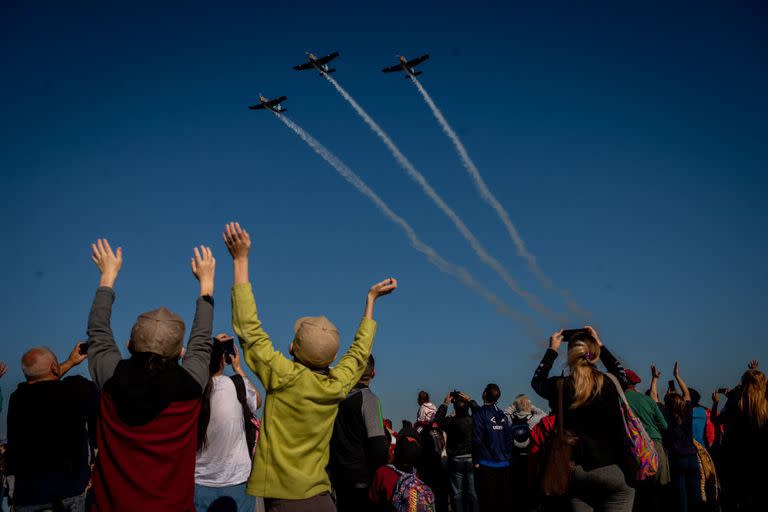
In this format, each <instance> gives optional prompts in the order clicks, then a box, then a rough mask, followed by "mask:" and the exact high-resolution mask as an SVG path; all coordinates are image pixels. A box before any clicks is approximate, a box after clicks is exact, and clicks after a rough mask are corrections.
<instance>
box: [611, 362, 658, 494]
mask: <svg viewBox="0 0 768 512" xmlns="http://www.w3.org/2000/svg"><path fill="white" fill-rule="evenodd" d="M606 375H608V377H609V378H610V379H611V381H613V384H614V385H615V386H616V391H618V393H619V407H620V408H621V415H622V417H623V419H624V432H625V433H626V443H627V448H628V451H629V458H630V461H631V462H632V463H633V465H634V468H633V469H634V471H635V479H636V480H646V479H648V478H650V477H652V476H653V475H655V474H656V472H657V471H658V470H659V454H658V453H656V447H655V446H654V444H653V441H651V438H650V437H648V433H647V432H646V431H645V427H643V424H642V423H641V422H640V420H639V419H638V417H637V416H635V413H634V412H632V408H631V407H630V406H629V402H627V397H626V396H625V395H624V390H623V389H621V384H619V380H618V379H617V378H616V376H614V375H612V374H610V373H608V374H606Z"/></svg>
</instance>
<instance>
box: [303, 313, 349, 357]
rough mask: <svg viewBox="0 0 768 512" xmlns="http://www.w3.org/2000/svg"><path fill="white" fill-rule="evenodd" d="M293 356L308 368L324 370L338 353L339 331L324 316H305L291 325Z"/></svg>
mask: <svg viewBox="0 0 768 512" xmlns="http://www.w3.org/2000/svg"><path fill="white" fill-rule="evenodd" d="M293 331H294V333H295V336H294V338H293V355H294V356H295V357H296V359H298V360H299V361H301V362H302V363H304V364H305V365H307V366H309V367H310V368H326V367H328V366H329V365H330V364H331V363H332V362H333V360H334V359H336V353H337V352H338V351H339V330H338V329H336V326H335V325H333V323H331V321H330V320H328V319H327V318H326V317H324V316H305V317H302V318H299V319H298V320H296V322H295V323H294V324H293Z"/></svg>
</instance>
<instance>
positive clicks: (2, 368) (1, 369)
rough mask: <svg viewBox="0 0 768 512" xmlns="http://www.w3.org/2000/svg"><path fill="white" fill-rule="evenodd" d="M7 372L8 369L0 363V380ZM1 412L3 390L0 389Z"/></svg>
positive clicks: (1, 407)
mask: <svg viewBox="0 0 768 512" xmlns="http://www.w3.org/2000/svg"><path fill="white" fill-rule="evenodd" d="M7 371H8V367H7V366H6V365H5V362H3V361H0V379H2V378H3V375H5V372H7ZM2 411H3V390H2V389H0V412H2Z"/></svg>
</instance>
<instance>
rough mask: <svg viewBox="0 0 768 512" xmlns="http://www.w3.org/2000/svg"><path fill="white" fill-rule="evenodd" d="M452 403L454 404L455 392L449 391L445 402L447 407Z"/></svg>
mask: <svg viewBox="0 0 768 512" xmlns="http://www.w3.org/2000/svg"><path fill="white" fill-rule="evenodd" d="M451 402H453V391H449V392H448V394H447V395H445V400H443V403H444V404H445V405H451Z"/></svg>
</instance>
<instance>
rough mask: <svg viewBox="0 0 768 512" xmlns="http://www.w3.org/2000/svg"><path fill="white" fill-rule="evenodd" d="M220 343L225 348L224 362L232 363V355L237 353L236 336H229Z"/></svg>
mask: <svg viewBox="0 0 768 512" xmlns="http://www.w3.org/2000/svg"><path fill="white" fill-rule="evenodd" d="M220 343H221V344H222V345H223V348H224V362H225V363H227V364H232V357H234V355H235V338H227V339H225V340H223V341H221V342H220Z"/></svg>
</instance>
